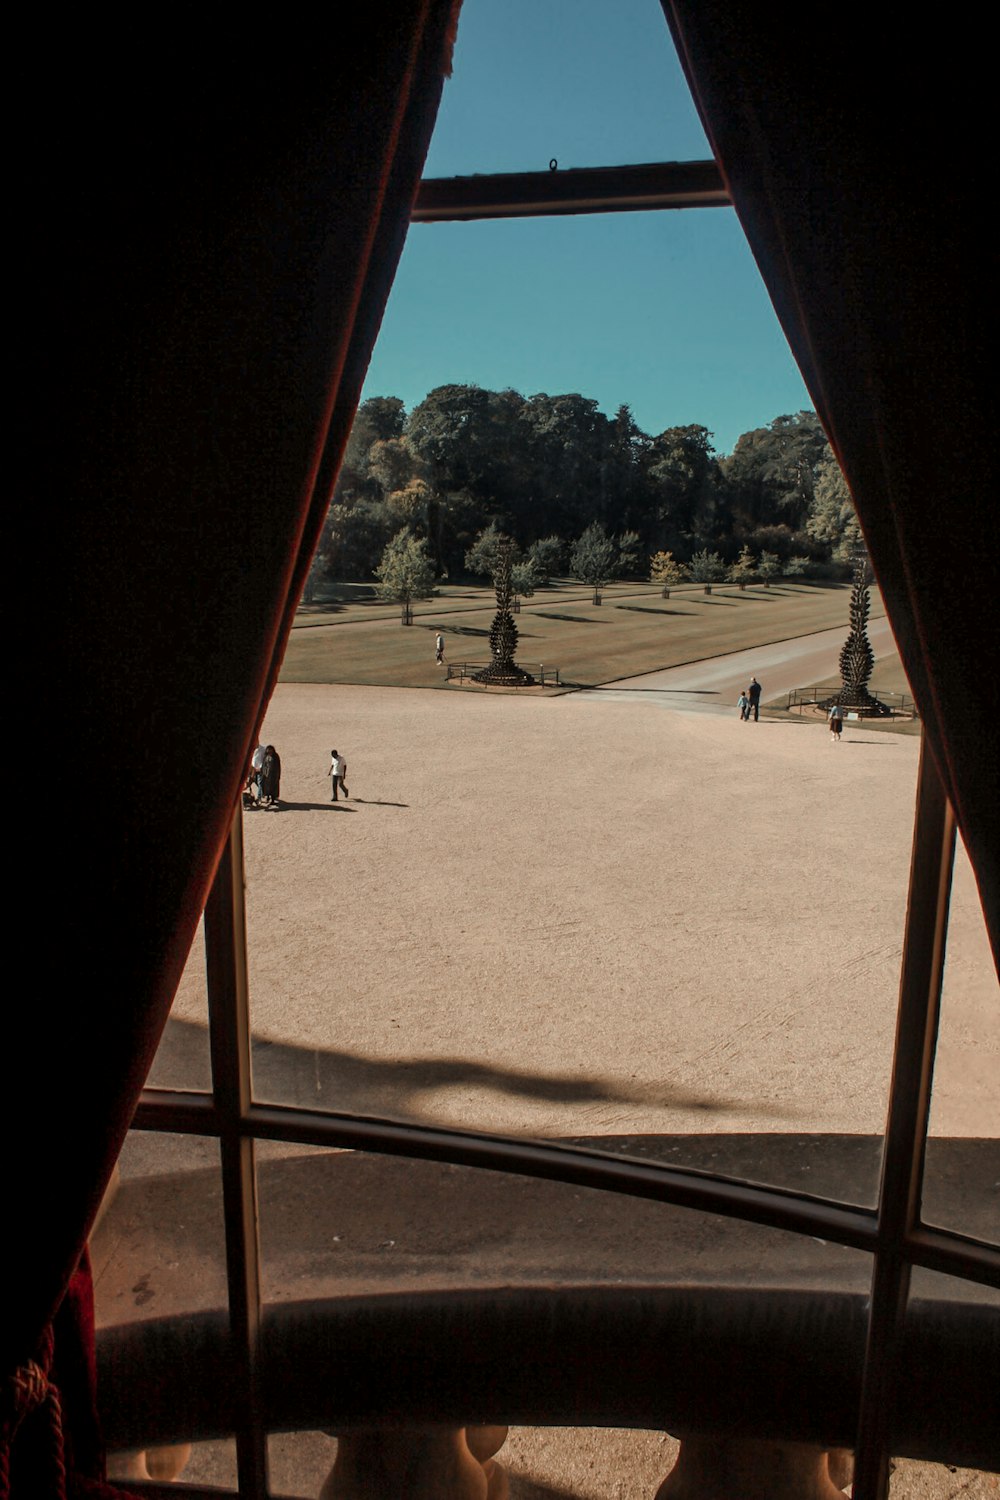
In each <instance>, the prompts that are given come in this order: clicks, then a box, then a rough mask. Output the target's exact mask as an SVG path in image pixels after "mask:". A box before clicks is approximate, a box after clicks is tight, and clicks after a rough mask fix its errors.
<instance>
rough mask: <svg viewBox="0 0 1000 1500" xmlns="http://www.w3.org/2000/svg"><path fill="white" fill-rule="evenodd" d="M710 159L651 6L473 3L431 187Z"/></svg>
mask: <svg viewBox="0 0 1000 1500" xmlns="http://www.w3.org/2000/svg"><path fill="white" fill-rule="evenodd" d="M711 154H712V153H711V151H710V149H709V146H708V142H707V140H706V139H705V135H704V132H703V130H702V128H701V125H700V122H699V120H698V117H697V114H696V112H695V108H694V105H693V103H692V101H691V94H690V91H689V90H688V87H687V84H686V83H685V81H684V76H683V74H682V72H681V68H680V64H679V63H678V61H677V56H676V53H675V50H674V46H673V42H672V40H671V37H670V33H669V31H668V29H667V25H666V22H665V21H664V18H663V11H662V9H661V8H660V6H659V5H658V4H657V3H656V0H618V3H616V4H614V5H608V4H607V3H606V0H504V3H503V4H499V5H498V4H497V3H496V0H492V3H491V0H466V3H465V4H464V5H463V7H462V14H461V19H460V23H459V28H458V42H457V45H456V48H455V58H454V71H453V75H452V77H451V78H450V79H449V80H447V81H446V83H445V89H444V96H443V98H442V102H441V108H440V110H439V113H438V118H437V123H436V125H435V129H434V135H433V138H432V140H431V147H430V152H429V155H428V159H427V164H426V166H425V169H424V175H425V176H427V177H451V176H453V175H458V174H467V173H472V172H529V171H545V170H546V169H547V167H548V165H549V160H550V159H551V158H552V157H556V158H557V160H558V161H559V164H560V166H561V167H563V168H565V167H597V166H612V165H619V164H622V163H628V162H640V161H678V160H690V159H692V158H693V159H699V160H703V159H706V158H709V157H711Z"/></svg>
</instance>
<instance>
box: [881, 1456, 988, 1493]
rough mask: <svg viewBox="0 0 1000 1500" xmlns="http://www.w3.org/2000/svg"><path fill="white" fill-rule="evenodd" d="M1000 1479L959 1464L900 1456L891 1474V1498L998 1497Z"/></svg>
mask: <svg viewBox="0 0 1000 1500" xmlns="http://www.w3.org/2000/svg"><path fill="white" fill-rule="evenodd" d="M998 1494H1000V1479H998V1478H997V1475H996V1474H987V1473H986V1472H985V1471H983V1470H980V1469H963V1468H960V1467H959V1466H958V1465H957V1464H949V1463H936V1464H929V1463H921V1462H919V1461H918V1460H917V1459H913V1458H896V1459H894V1460H893V1463H892V1470H891V1472H890V1474H889V1495H890V1497H891V1500H996V1497H997V1495H998Z"/></svg>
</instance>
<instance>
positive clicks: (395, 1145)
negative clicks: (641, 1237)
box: [246, 1104, 877, 1250]
mask: <svg viewBox="0 0 1000 1500" xmlns="http://www.w3.org/2000/svg"><path fill="white" fill-rule="evenodd" d="M246 1128H247V1129H249V1130H250V1131H251V1132H252V1134H253V1135H254V1136H255V1137H257V1138H258V1139H261V1140H273V1141H289V1142H295V1143H297V1144H299V1145H310V1146H327V1147H333V1148H337V1147H339V1148H341V1149H343V1150H349V1151H367V1152H371V1153H373V1154H376V1155H388V1156H409V1157H414V1158H416V1159H418V1160H423V1161H441V1162H448V1163H449V1164H451V1165H453V1166H466V1167H478V1168H480V1169H482V1170H487V1171H495V1172H509V1173H512V1174H514V1175H518V1176H523V1177H538V1178H545V1179H548V1180H549V1181H553V1182H565V1183H568V1184H570V1185H572V1186H576V1187H589V1188H597V1189H599V1190H601V1191H605V1192H615V1193H620V1194H623V1195H624V1196H627V1197H633V1198H646V1199H650V1200H653V1201H657V1202H662V1203H672V1204H674V1205H675V1206H677V1207H681V1208H693V1209H699V1210H702V1211H704V1212H708V1213H715V1214H720V1215H722V1216H724V1217H726V1218H734V1219H742V1220H744V1221H746V1222H748V1223H755V1224H761V1225H764V1226H766V1227H769V1228H772V1229H787V1230H791V1231H792V1232H793V1233H798V1234H810V1235H815V1236H817V1237H819V1238H821V1239H827V1240H831V1241H833V1242H834V1243H836V1244H842V1245H846V1246H849V1247H850V1248H852V1249H857V1250H873V1249H874V1248H875V1244H876V1240H877V1232H876V1227H875V1215H874V1212H873V1211H872V1210H869V1209H864V1208H860V1207H854V1206H847V1205H844V1204H841V1203H835V1202H832V1201H830V1200H827V1199H824V1198H813V1197H810V1196H809V1195H808V1194H805V1193H797V1192H794V1191H792V1190H791V1189H785V1188H778V1187H764V1186H760V1185H757V1184H753V1183H747V1182H741V1181H739V1180H738V1179H735V1178H727V1177H723V1176H720V1175H718V1174H715V1173H708V1172H701V1171H699V1169H697V1168H694V1167H675V1166H662V1165H659V1164H656V1163H647V1162H634V1161H630V1160H628V1159H627V1158H624V1157H622V1158H618V1157H611V1156H606V1155H604V1154H602V1153H600V1152H596V1151H591V1150H588V1149H586V1148H584V1147H576V1146H561V1145H560V1146H556V1145H548V1144H545V1143H543V1142H537V1141H520V1140H510V1139H507V1138H505V1137H502V1136H491V1135H485V1134H481V1133H474V1132H471V1131H468V1132H467V1131H460V1130H447V1129H443V1128H434V1127H430V1126H421V1125H403V1124H400V1123H398V1122H395V1121H386V1120H377V1119H371V1118H359V1117H356V1116H349V1115H337V1114H332V1113H331V1114H327V1113H321V1112H319V1111H311V1110H302V1109H294V1108H292V1107H285V1106H281V1105H259V1104H258V1105H254V1106H252V1107H251V1109H250V1110H249V1111H248V1114H247V1117H246Z"/></svg>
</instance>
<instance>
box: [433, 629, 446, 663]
mask: <svg viewBox="0 0 1000 1500" xmlns="http://www.w3.org/2000/svg"><path fill="white" fill-rule="evenodd" d="M434 660H435V661H436V662H437V664H438V666H439V667H443V666H444V636H443V635H442V634H441V632H440V630H439V631H438V633H437V635H436V636H435V637H434Z"/></svg>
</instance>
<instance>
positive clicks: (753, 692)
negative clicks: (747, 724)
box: [747, 677, 761, 724]
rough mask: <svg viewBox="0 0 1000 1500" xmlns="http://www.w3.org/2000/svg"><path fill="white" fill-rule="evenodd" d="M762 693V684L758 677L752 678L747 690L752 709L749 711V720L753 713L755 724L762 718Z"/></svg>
mask: <svg viewBox="0 0 1000 1500" xmlns="http://www.w3.org/2000/svg"><path fill="white" fill-rule="evenodd" d="M760 692H761V689H760V683H759V682H758V681H757V679H756V677H751V679H750V686H749V687H748V688H747V697H748V698H749V699H750V707H749V708H748V709H747V718H748V719H749V717H750V714H751V711H752V712H753V718H754V723H755V724H756V722H757V720H758V719H759V718H760Z"/></svg>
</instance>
